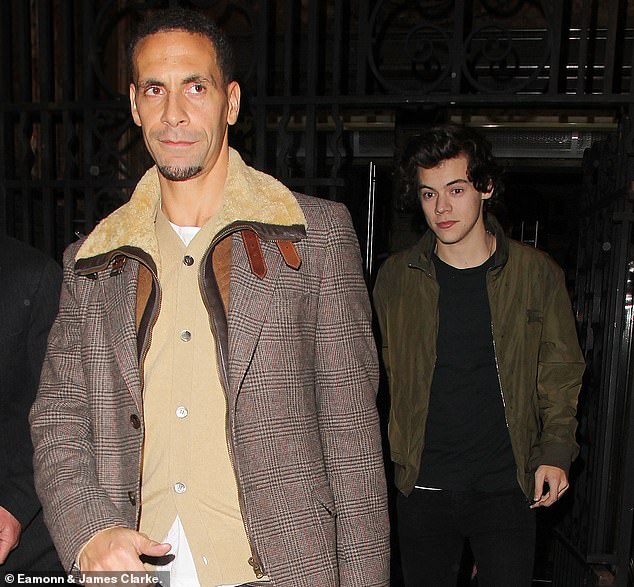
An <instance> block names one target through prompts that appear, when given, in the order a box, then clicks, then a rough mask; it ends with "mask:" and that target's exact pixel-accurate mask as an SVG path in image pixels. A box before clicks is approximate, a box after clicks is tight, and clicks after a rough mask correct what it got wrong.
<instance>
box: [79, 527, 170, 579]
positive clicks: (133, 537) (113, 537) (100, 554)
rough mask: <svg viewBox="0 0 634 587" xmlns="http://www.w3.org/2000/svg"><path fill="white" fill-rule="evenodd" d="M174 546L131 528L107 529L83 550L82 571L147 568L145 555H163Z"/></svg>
mask: <svg viewBox="0 0 634 587" xmlns="http://www.w3.org/2000/svg"><path fill="white" fill-rule="evenodd" d="M170 548H171V546H170V545H169V544H166V543H163V544H161V543H158V542H155V541H154V540H150V539H149V538H148V537H147V536H145V535H144V534H141V533H139V532H136V531H135V530H131V529H130V528H121V527H115V528H108V529H106V530H102V531H101V532H99V533H98V534H96V535H95V536H93V537H92V538H91V539H90V541H89V542H88V543H87V544H86V546H85V547H84V548H83V549H82V551H81V553H80V558H79V568H80V569H81V570H82V571H144V570H145V567H144V566H143V563H142V562H141V560H140V559H139V556H140V555H142V554H145V555H148V556H163V555H164V554H167V552H168V551H169V550H170Z"/></svg>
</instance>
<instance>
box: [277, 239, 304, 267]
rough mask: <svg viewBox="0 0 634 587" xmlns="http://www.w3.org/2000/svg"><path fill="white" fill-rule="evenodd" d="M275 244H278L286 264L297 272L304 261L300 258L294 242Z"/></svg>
mask: <svg viewBox="0 0 634 587" xmlns="http://www.w3.org/2000/svg"><path fill="white" fill-rule="evenodd" d="M275 244H277V248H278V249H279V250H280V253H281V254H282V257H283V258H284V263H286V264H287V265H288V266H289V267H290V268H291V269H295V270H296V271H297V269H299V268H300V266H301V264H302V260H301V259H300V258H299V255H298V254H297V249H296V248H295V245H294V244H293V243H292V241H275Z"/></svg>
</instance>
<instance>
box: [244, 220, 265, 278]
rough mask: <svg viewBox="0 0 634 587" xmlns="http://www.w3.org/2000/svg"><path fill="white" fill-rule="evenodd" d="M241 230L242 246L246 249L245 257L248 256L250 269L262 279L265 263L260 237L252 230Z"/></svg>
mask: <svg viewBox="0 0 634 587" xmlns="http://www.w3.org/2000/svg"><path fill="white" fill-rule="evenodd" d="M241 232H242V240H243V242H244V248H245V249H246V251H247V257H249V265H251V271H252V272H253V274H254V275H256V276H257V277H259V278H260V279H264V276H265V275H266V263H265V261H264V255H262V247H260V239H259V238H258V235H257V234H255V232H253V231H252V230H248V229H244V230H242V231H241Z"/></svg>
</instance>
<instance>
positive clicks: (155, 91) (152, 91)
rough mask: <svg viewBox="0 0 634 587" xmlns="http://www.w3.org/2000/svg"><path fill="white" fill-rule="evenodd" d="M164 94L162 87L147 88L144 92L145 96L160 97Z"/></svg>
mask: <svg viewBox="0 0 634 587" xmlns="http://www.w3.org/2000/svg"><path fill="white" fill-rule="evenodd" d="M162 93H163V88H161V86H154V85H151V86H146V87H145V89H144V90H143V94H144V95H145V96H160V95H161V94H162Z"/></svg>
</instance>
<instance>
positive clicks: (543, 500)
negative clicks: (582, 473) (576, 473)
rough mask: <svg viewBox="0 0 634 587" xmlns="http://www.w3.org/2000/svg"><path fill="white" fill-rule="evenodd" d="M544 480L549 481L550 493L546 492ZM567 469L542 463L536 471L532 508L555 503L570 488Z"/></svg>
mask: <svg viewBox="0 0 634 587" xmlns="http://www.w3.org/2000/svg"><path fill="white" fill-rule="evenodd" d="M544 482H545V483H548V493H546V494H544ZM568 487H570V485H569V484H568V475H566V471H564V470H563V469H560V468H559V467H553V466H551V465H540V466H539V467H538V468H537V471H535V496H534V498H533V501H534V502H535V503H533V505H532V506H531V508H539V507H549V506H551V505H553V504H554V503H555V502H556V501H557V500H558V499H559V498H560V497H561V496H562V495H563V493H564V491H566V489H568Z"/></svg>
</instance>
